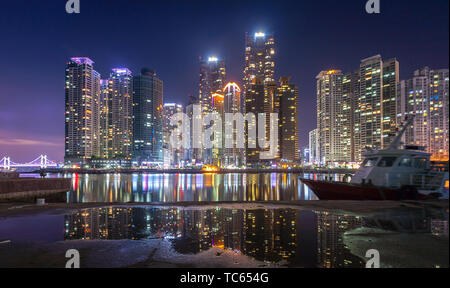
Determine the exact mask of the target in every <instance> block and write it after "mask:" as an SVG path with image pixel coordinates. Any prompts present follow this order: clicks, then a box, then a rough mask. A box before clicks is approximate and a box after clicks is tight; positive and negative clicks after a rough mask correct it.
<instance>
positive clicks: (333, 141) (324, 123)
mask: <svg viewBox="0 0 450 288" xmlns="http://www.w3.org/2000/svg"><path fill="white" fill-rule="evenodd" d="M316 79H317V129H318V133H319V135H318V141H319V149H320V162H321V163H322V164H326V163H333V162H349V161H350V160H351V150H350V149H351V143H350V135H348V133H345V132H348V131H349V130H351V127H350V126H349V125H350V119H348V118H349V114H350V113H348V111H347V110H345V112H344V108H346V109H347V108H348V106H349V105H350V103H349V102H347V101H348V100H349V99H348V98H346V99H345V100H346V101H345V102H344V98H343V80H344V75H343V74H342V72H341V71H340V70H329V71H322V72H320V73H319V75H317V77H316Z"/></svg>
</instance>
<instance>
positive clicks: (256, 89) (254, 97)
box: [245, 77, 267, 166]
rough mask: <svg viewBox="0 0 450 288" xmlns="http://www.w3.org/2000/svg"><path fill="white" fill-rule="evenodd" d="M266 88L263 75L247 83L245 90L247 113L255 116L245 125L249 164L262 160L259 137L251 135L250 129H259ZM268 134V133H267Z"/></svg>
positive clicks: (256, 163)
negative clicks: (258, 121) (255, 137)
mask: <svg viewBox="0 0 450 288" xmlns="http://www.w3.org/2000/svg"><path fill="white" fill-rule="evenodd" d="M264 101H265V89H264V79H263V78H261V77H257V78H253V83H252V84H251V85H247V90H246V91H245V114H247V113H252V114H253V115H255V118H254V119H253V120H251V121H249V122H247V124H246V125H245V139H247V141H246V142H247V145H246V147H245V162H246V165H247V166H255V165H258V164H259V163H260V162H261V161H260V153H261V149H260V148H259V147H258V141H257V139H253V138H251V137H249V133H248V131H251V130H252V129H257V127H258V125H257V117H258V114H259V113H264V112H265V111H264ZM266 135H267V134H266Z"/></svg>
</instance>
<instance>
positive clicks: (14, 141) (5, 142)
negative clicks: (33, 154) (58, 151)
mask: <svg viewBox="0 0 450 288" xmlns="http://www.w3.org/2000/svg"><path fill="white" fill-rule="evenodd" d="M0 145H13V146H35V145H40V146H63V145H64V143H57V142H48V141H39V140H30V139H21V138H15V139H0Z"/></svg>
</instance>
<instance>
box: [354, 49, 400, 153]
mask: <svg viewBox="0 0 450 288" xmlns="http://www.w3.org/2000/svg"><path fill="white" fill-rule="evenodd" d="M398 74H399V63H398V61H397V60H396V59H395V58H394V59H389V60H387V61H384V62H383V60H382V58H381V56H380V55H375V56H372V57H369V58H366V59H363V60H361V64H360V69H359V75H360V80H359V93H358V95H357V97H358V98H357V99H356V101H357V105H358V111H357V112H355V113H356V114H357V115H355V120H354V121H355V125H356V123H358V125H359V127H358V128H359V130H355V132H356V133H355V135H354V137H356V139H357V141H355V145H354V155H355V160H356V161H361V154H362V152H364V150H365V148H366V147H367V148H371V149H383V148H387V147H388V146H389V144H390V142H391V141H392V139H393V137H394V136H395V133H396V125H397V116H396V115H397V111H396V108H397V86H398V82H399V75H398ZM356 121H358V122H356Z"/></svg>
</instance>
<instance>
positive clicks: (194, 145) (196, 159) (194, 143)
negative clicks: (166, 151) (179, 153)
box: [184, 98, 204, 166]
mask: <svg viewBox="0 0 450 288" xmlns="http://www.w3.org/2000/svg"><path fill="white" fill-rule="evenodd" d="M189 103H190V104H189V105H187V106H186V115H187V116H188V117H189V119H190V127H189V129H190V131H189V132H190V133H189V134H190V135H189V137H190V141H189V142H190V143H191V145H190V148H188V149H184V151H185V160H186V164H188V165H193V166H195V165H197V164H200V163H202V162H203V154H204V151H203V149H202V148H199V147H201V145H202V141H201V139H199V138H195V137H194V125H193V122H194V121H202V115H201V105H200V103H199V102H198V101H197V100H196V99H194V98H191V100H190V101H189ZM196 109H199V112H200V113H197V114H195V113H194V110H196ZM194 115H196V116H194ZM194 118H196V119H194Z"/></svg>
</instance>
